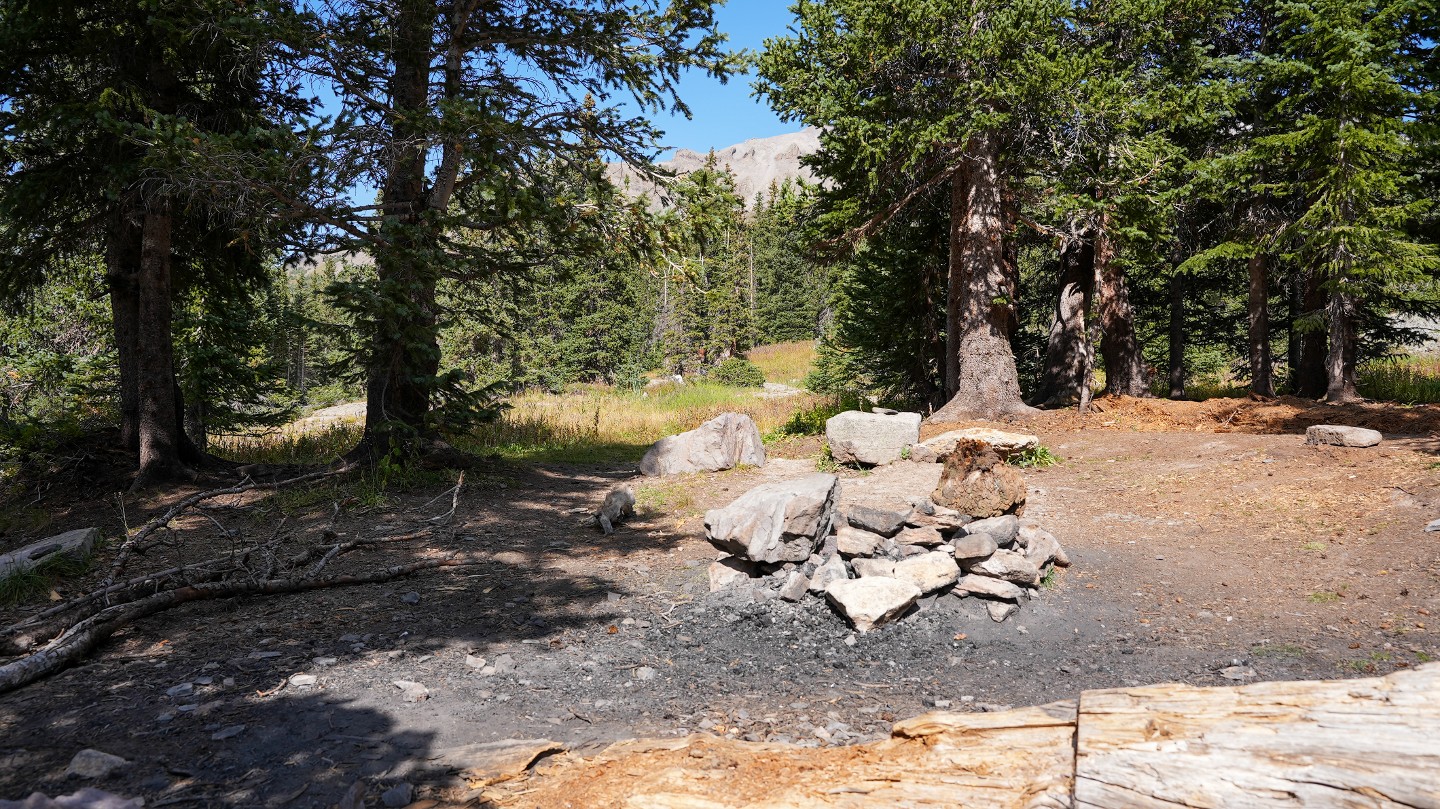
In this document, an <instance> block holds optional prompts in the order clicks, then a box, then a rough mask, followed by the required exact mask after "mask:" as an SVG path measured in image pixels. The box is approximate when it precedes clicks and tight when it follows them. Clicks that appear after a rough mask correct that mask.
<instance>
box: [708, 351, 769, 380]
mask: <svg viewBox="0 0 1440 809" xmlns="http://www.w3.org/2000/svg"><path fill="white" fill-rule="evenodd" d="M710 381H712V382H715V383H716V384H720V385H730V386H731V387H736V388H759V387H763V386H764V385H765V373H764V372H763V371H761V370H760V369H759V368H758V367H756V365H755V363H753V362H751V361H750V360H747V359H745V358H743V357H731V358H729V359H727V360H725V361H724V362H722V363H720V364H719V365H717V366H715V368H714V370H712V371H711V372H710Z"/></svg>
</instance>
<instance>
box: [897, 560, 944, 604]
mask: <svg viewBox="0 0 1440 809" xmlns="http://www.w3.org/2000/svg"><path fill="white" fill-rule="evenodd" d="M895 578H897V579H899V580H901V581H908V582H910V583H911V584H913V585H915V586H916V587H918V588H920V592H921V594H923V595H928V594H930V593H933V592H935V591H936V590H940V589H943V588H945V587H949V586H950V585H952V584H954V583H955V582H956V581H957V580H959V578H960V566H959V565H957V564H955V557H954V556H952V555H950V554H948V553H944V552H941V551H932V552H930V553H926V554H923V555H920V556H913V557H910V558H908V559H902V560H901V561H899V562H896V563H895Z"/></svg>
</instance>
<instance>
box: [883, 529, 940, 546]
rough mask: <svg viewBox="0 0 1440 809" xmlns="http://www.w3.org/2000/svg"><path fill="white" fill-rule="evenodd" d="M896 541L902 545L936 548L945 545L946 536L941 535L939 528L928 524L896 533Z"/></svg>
mask: <svg viewBox="0 0 1440 809" xmlns="http://www.w3.org/2000/svg"><path fill="white" fill-rule="evenodd" d="M895 541H896V542H898V543H900V544H901V545H921V546H923V547H926V548H934V547H936V546H937V545H944V544H945V537H943V536H941V534H940V531H939V529H937V528H932V527H929V526H926V527H924V528H906V529H905V530H904V531H901V532H900V533H898V534H896V535H895Z"/></svg>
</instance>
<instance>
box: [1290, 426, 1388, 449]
mask: <svg viewBox="0 0 1440 809" xmlns="http://www.w3.org/2000/svg"><path fill="white" fill-rule="evenodd" d="M1383 438H1384V436H1382V435H1381V434H1380V433H1379V432H1378V431H1376V430H1367V429H1365V428H1363V427H1345V426H1342V425H1339V424H1317V425H1315V426H1314V427H1308V428H1306V430H1305V443H1307V444H1328V445H1330V446H1336V447H1373V446H1375V445H1376V444H1379V443H1380V441H1381V440H1382V439H1383Z"/></svg>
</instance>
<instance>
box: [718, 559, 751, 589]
mask: <svg viewBox="0 0 1440 809" xmlns="http://www.w3.org/2000/svg"><path fill="white" fill-rule="evenodd" d="M754 572H755V566H754V565H753V564H751V563H749V562H747V561H745V560H744V559H740V558H738V557H734V556H730V557H727V558H725V559H721V560H720V561H718V562H712V563H711V564H710V592H712V593H714V592H718V591H720V590H725V589H728V588H730V587H734V586H735V585H736V584H739V583H741V582H746V581H749V580H750V577H751V574H752V573H754Z"/></svg>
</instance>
